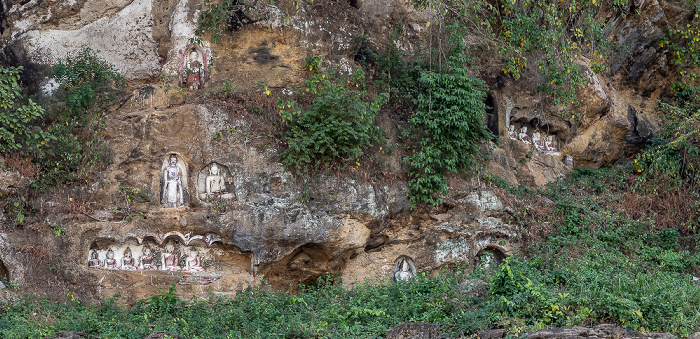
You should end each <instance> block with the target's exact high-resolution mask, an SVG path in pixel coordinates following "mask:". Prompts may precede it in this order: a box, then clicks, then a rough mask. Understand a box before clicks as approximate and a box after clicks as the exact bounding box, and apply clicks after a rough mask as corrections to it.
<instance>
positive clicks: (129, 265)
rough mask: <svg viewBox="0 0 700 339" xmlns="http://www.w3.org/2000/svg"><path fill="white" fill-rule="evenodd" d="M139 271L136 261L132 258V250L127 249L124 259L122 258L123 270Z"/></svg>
mask: <svg viewBox="0 0 700 339" xmlns="http://www.w3.org/2000/svg"><path fill="white" fill-rule="evenodd" d="M137 269H138V268H137V267H136V259H134V257H132V256H131V249H130V248H128V247H127V248H126V250H124V257H123V258H122V270H125V271H136V270H137Z"/></svg>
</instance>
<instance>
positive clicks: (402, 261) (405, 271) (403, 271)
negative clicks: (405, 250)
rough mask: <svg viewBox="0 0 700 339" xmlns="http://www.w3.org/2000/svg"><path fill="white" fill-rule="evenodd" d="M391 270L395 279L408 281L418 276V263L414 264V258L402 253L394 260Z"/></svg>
mask: <svg viewBox="0 0 700 339" xmlns="http://www.w3.org/2000/svg"><path fill="white" fill-rule="evenodd" d="M391 272H392V274H391V275H392V277H393V279H394V281H399V280H402V281H408V280H410V279H411V278H413V277H415V276H416V265H415V264H413V259H411V258H410V257H407V256H405V255H402V256H400V257H398V258H396V260H395V261H394V267H393V268H392V270H391Z"/></svg>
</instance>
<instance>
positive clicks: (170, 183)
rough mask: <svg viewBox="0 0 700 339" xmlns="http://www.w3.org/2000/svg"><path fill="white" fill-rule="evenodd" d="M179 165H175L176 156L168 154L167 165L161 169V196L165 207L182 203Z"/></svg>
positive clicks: (183, 200)
mask: <svg viewBox="0 0 700 339" xmlns="http://www.w3.org/2000/svg"><path fill="white" fill-rule="evenodd" d="M182 175H183V174H182V173H181V171H180V167H178V166H177V156H176V155H175V154H171V155H170V160H169V161H168V166H167V167H165V169H164V170H163V197H162V199H161V201H162V203H163V205H164V206H165V207H171V208H172V207H180V206H182V205H184V203H185V198H184V194H183V181H184V180H183V179H182Z"/></svg>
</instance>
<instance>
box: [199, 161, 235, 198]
mask: <svg viewBox="0 0 700 339" xmlns="http://www.w3.org/2000/svg"><path fill="white" fill-rule="evenodd" d="M234 192H235V190H234V186H233V177H232V176H231V172H230V171H229V169H228V168H227V167H226V166H224V165H221V164H217V163H215V162H212V163H211V164H209V165H207V166H205V167H204V168H202V170H201V171H199V177H198V178H197V194H198V197H199V199H200V200H202V201H208V200H211V199H217V198H218V199H226V200H232V199H235V198H236V195H235V194H234Z"/></svg>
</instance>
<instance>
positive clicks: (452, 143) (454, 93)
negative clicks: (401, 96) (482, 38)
mask: <svg viewBox="0 0 700 339" xmlns="http://www.w3.org/2000/svg"><path fill="white" fill-rule="evenodd" d="M418 81H419V84H420V85H421V87H422V88H423V89H424V91H421V92H420V93H419V94H418V97H417V98H416V100H415V101H416V103H417V105H418V109H417V110H416V112H415V113H413V114H412V115H411V118H410V120H409V121H410V123H411V127H412V130H411V131H407V133H406V134H409V133H411V135H412V136H413V137H415V138H418V140H419V146H418V150H417V151H416V152H415V153H414V154H413V155H411V156H409V157H407V158H406V160H407V161H408V163H409V164H410V170H409V174H410V181H409V187H410V190H411V196H410V197H409V199H410V200H411V203H412V204H413V205H414V206H416V204H418V203H429V204H432V205H437V204H439V203H440V202H441V201H442V198H440V197H439V196H436V195H435V194H447V192H448V186H447V183H446V171H452V172H458V171H464V170H467V169H470V168H475V167H476V166H477V165H478V159H479V154H480V153H479V147H480V146H481V143H482V142H483V141H484V140H486V139H487V138H488V137H489V136H490V133H489V132H488V129H487V127H486V117H485V115H486V104H485V103H484V99H485V98H486V86H485V84H484V82H483V81H482V80H480V79H477V78H474V77H471V76H469V74H468V73H467V69H466V68H465V67H464V66H462V65H461V64H459V63H453V64H452V66H451V67H450V69H449V70H448V71H447V72H445V73H432V72H422V73H421V76H420V79H419V80H418Z"/></svg>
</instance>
